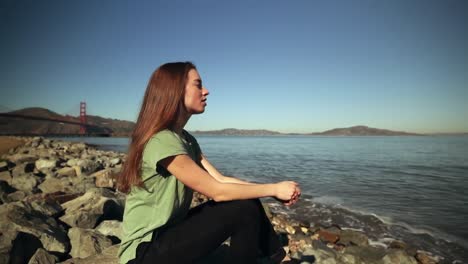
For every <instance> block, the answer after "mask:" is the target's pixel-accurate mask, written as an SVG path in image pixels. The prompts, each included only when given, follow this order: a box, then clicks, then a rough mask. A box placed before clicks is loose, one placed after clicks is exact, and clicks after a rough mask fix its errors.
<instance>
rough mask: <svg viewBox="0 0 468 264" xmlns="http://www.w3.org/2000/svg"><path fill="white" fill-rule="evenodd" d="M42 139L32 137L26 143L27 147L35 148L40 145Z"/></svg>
mask: <svg viewBox="0 0 468 264" xmlns="http://www.w3.org/2000/svg"><path fill="white" fill-rule="evenodd" d="M41 142H42V138H41V137H34V138H33V139H32V140H31V141H30V142H28V145H29V146H31V147H33V148H37V147H38V146H39V144H41Z"/></svg>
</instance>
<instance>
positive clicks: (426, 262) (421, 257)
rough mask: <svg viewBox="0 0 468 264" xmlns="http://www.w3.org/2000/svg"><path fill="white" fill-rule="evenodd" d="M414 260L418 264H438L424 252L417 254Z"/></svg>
mask: <svg viewBox="0 0 468 264" xmlns="http://www.w3.org/2000/svg"><path fill="white" fill-rule="evenodd" d="M415 258H416V260H417V261H418V262H419V264H437V263H438V261H437V260H436V259H435V258H434V257H432V256H429V255H428V254H427V253H425V252H418V253H417V254H416V256H415Z"/></svg>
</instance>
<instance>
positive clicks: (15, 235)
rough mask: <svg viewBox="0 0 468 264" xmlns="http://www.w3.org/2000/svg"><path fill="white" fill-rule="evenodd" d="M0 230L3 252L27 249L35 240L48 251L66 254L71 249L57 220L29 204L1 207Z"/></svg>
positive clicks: (0, 242) (10, 204)
mask: <svg viewBox="0 0 468 264" xmlns="http://www.w3.org/2000/svg"><path fill="white" fill-rule="evenodd" d="M0 230H2V231H1V233H2V236H1V239H0V249H1V250H0V251H1V252H12V251H11V250H12V249H13V247H14V246H15V245H17V247H20V248H21V247H22V246H25V247H27V246H28V243H32V242H31V241H35V239H37V240H38V241H40V244H41V246H42V247H43V248H44V249H46V250H47V251H55V252H59V253H66V252H68V249H69V243H68V237H67V235H66V232H65V230H64V229H63V228H62V227H61V226H59V225H58V224H57V222H56V221H55V219H54V218H52V217H48V216H46V215H44V214H42V213H40V212H37V211H36V210H34V209H33V208H32V207H31V206H30V205H29V204H27V203H23V202H17V203H8V204H4V205H1V206H0ZM24 234H27V235H24ZM15 241H16V242H15ZM15 243H17V244H15ZM18 243H19V244H18ZM23 244H24V245H23ZM36 249H37V248H35V249H34V251H33V252H32V253H31V256H32V254H33V253H34V252H35V250H36Z"/></svg>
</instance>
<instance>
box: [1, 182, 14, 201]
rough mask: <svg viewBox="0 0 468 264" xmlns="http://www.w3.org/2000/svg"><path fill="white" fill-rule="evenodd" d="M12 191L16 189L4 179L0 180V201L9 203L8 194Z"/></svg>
mask: <svg viewBox="0 0 468 264" xmlns="http://www.w3.org/2000/svg"><path fill="white" fill-rule="evenodd" d="M14 191H16V190H15V189H14V188H12V187H11V186H10V185H9V184H8V183H7V182H6V181H2V180H0V201H1V202H2V203H9V202H10V200H9V198H8V195H9V194H10V193H12V192H14ZM0 204H1V203H0Z"/></svg>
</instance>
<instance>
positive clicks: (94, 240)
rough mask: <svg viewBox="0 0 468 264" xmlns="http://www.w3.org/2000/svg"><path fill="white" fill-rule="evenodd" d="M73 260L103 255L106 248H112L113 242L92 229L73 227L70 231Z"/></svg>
mask: <svg viewBox="0 0 468 264" xmlns="http://www.w3.org/2000/svg"><path fill="white" fill-rule="evenodd" d="M68 237H69V238H70V243H71V247H72V248H71V251H70V255H71V256H72V257H73V258H86V257H89V256H92V255H95V254H99V253H101V252H102V251H103V250H104V249H105V248H107V247H110V246H112V241H111V240H110V239H108V238H107V237H106V236H105V235H102V234H99V233H98V232H96V231H94V230H91V229H83V228H79V227H72V228H70V230H68Z"/></svg>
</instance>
